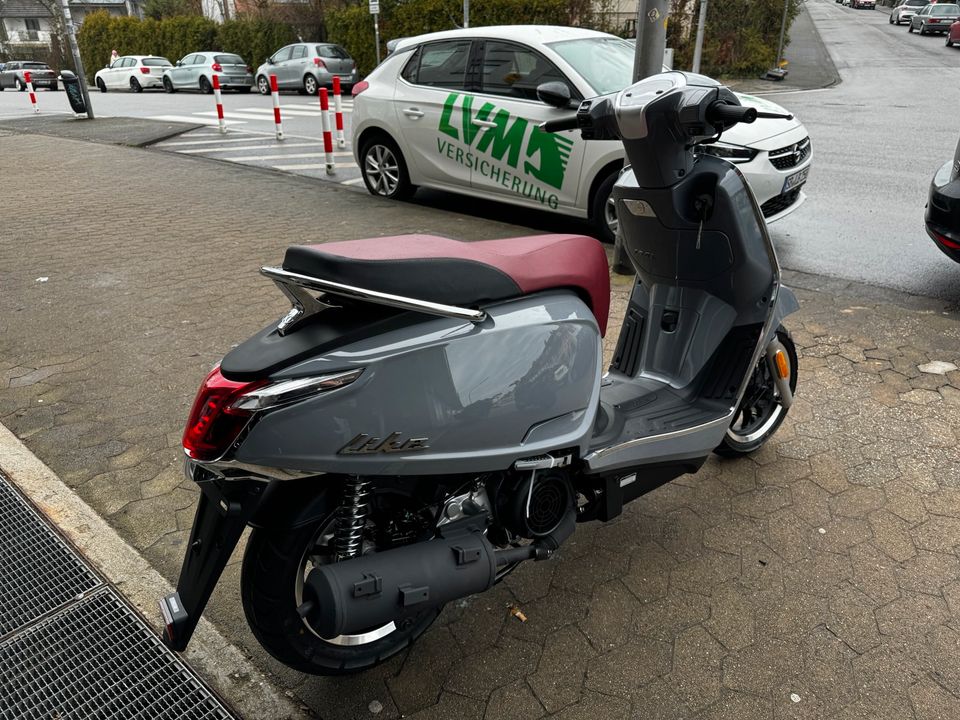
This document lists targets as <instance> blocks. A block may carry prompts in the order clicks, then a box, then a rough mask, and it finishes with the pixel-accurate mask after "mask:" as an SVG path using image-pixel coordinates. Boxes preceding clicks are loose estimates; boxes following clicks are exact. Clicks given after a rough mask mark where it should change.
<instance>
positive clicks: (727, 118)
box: [707, 102, 757, 125]
mask: <svg viewBox="0 0 960 720" xmlns="http://www.w3.org/2000/svg"><path fill="white" fill-rule="evenodd" d="M756 119H757V110H756V108H752V107H744V106H743V105H730V104H729V103H725V102H715V103H713V105H711V106H710V107H709V108H707V121H709V122H711V123H714V124H715V125H733V124H734V123H752V122H753V121H754V120H756Z"/></svg>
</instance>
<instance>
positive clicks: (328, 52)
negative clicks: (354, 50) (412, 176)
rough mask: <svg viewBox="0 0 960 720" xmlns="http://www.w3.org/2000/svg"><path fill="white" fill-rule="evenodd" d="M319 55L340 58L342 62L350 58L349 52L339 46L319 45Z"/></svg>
mask: <svg viewBox="0 0 960 720" xmlns="http://www.w3.org/2000/svg"><path fill="white" fill-rule="evenodd" d="M317 55H319V56H320V57H325V58H340V59H341V60H348V59H349V58H350V56H349V55H348V54H347V51H346V50H344V49H343V48H342V47H339V46H337V45H317Z"/></svg>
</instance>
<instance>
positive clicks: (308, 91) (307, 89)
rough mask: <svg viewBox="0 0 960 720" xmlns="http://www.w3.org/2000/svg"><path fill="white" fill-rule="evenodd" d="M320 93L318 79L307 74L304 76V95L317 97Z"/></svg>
mask: <svg viewBox="0 0 960 720" xmlns="http://www.w3.org/2000/svg"><path fill="white" fill-rule="evenodd" d="M319 91H320V83H319V82H317V79H316V78H315V77H314V76H313V75H311V74H310V73H307V74H306V75H304V76H303V94H304V95H316V94H317V93H318V92H319Z"/></svg>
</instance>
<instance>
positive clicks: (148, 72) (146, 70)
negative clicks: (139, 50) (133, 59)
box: [140, 67, 150, 75]
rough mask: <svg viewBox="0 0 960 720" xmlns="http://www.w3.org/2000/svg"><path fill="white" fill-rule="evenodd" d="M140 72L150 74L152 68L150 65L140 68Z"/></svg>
mask: <svg viewBox="0 0 960 720" xmlns="http://www.w3.org/2000/svg"><path fill="white" fill-rule="evenodd" d="M140 72H141V73H143V74H144V75H149V74H150V68H148V67H142V68H140Z"/></svg>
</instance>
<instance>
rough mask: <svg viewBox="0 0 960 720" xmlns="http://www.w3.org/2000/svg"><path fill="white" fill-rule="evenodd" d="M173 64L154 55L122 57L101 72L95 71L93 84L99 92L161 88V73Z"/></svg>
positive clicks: (136, 91)
mask: <svg viewBox="0 0 960 720" xmlns="http://www.w3.org/2000/svg"><path fill="white" fill-rule="evenodd" d="M172 67H173V63H171V62H170V61H169V60H167V59H166V58H165V57H158V56H156V55H123V56H121V57H118V58H117V59H116V60H114V61H113V62H112V63H110V64H109V65H107V66H106V67H105V68H103V70H97V74H96V75H95V76H94V79H93V81H94V83H96V85H97V87H98V88H100V92H107V90H130V91H131V92H135V93H138V92H143V91H144V89H146V88H162V87H163V71H164V70H166V69H168V68H172Z"/></svg>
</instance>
